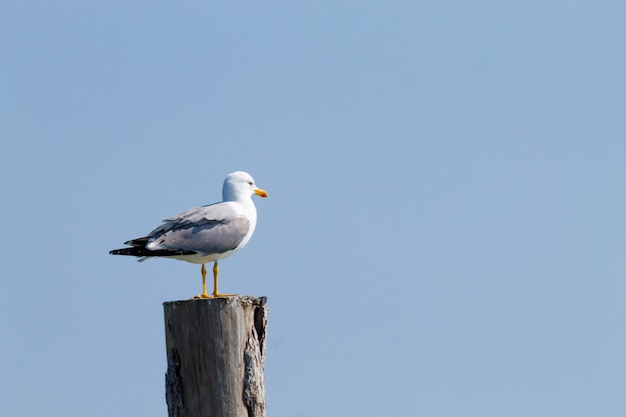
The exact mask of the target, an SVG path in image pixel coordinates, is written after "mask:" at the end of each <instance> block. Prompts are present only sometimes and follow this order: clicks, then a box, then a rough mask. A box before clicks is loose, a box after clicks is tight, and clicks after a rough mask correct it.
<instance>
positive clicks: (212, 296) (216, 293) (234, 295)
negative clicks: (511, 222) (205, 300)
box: [210, 292, 238, 298]
mask: <svg viewBox="0 0 626 417" xmlns="http://www.w3.org/2000/svg"><path fill="white" fill-rule="evenodd" d="M237 295H238V294H222V293H219V292H214V293H213V295H211V296H210V297H211V298H220V297H236V296H237Z"/></svg>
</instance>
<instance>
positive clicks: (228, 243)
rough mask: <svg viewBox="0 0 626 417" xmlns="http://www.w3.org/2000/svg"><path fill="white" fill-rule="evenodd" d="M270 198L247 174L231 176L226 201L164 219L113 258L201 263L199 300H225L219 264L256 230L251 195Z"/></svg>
mask: <svg viewBox="0 0 626 417" xmlns="http://www.w3.org/2000/svg"><path fill="white" fill-rule="evenodd" d="M253 194H256V195H258V196H260V197H267V192H265V191H264V190H262V189H260V188H258V187H257V186H256V185H255V183H254V179H253V178H252V177H251V176H250V174H248V173H247V172H243V171H237V172H233V173H232V174H228V175H227V176H226V179H224V186H223V187H222V198H223V201H222V202H220V203H214V204H210V205H208V206H202V207H197V208H192V209H189V210H187V211H184V212H182V213H180V214H177V215H176V216H174V217H170V218H168V219H165V220H163V224H162V225H161V226H159V227H157V228H156V229H154V230H153V231H151V232H150V233H148V235H146V236H144V237H140V238H137V239H132V240H129V241H128V242H125V243H124V244H125V245H130V246H131V247H129V248H122V249H115V250H112V251H110V252H109V253H110V254H111V255H130V256H137V257H139V262H142V261H145V260H146V259H149V258H153V257H162V258H173V259H179V260H182V261H187V262H191V263H194V264H202V269H201V272H202V294H200V295H198V296H196V298H213V297H226V296H232V295H236V294H220V293H219V292H218V290H217V274H218V267H217V263H218V261H220V260H222V259H224V258H227V257H229V256H230V255H232V254H233V253H235V252H237V251H238V250H240V249H241V248H243V247H244V246H245V245H246V243H248V241H249V240H250V238H251V237H252V233H254V228H255V227H256V207H255V206H254V202H253V201H252V195H253ZM208 262H213V295H208V294H207V292H206V268H205V267H204V264H206V263H208Z"/></svg>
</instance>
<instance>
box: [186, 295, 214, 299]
mask: <svg viewBox="0 0 626 417" xmlns="http://www.w3.org/2000/svg"><path fill="white" fill-rule="evenodd" d="M203 298H213V296H212V295H209V294H198V295H196V296H195V297H192V298H191V299H192V300H201V299H203Z"/></svg>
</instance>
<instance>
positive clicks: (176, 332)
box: [163, 296, 267, 417]
mask: <svg viewBox="0 0 626 417" xmlns="http://www.w3.org/2000/svg"><path fill="white" fill-rule="evenodd" d="M266 301H267V299H266V298H265V297H261V298H254V297H249V296H234V297H224V298H210V299H197V300H196V299H193V300H186V301H170V302H166V303H163V308H164V311H165V340H166V348H167V373H166V375H165V387H166V393H165V396H166V400H167V409H168V412H169V417H265V379H264V374H263V365H264V360H265V329H266V326H267V306H266Z"/></svg>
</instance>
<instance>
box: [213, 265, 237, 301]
mask: <svg viewBox="0 0 626 417" xmlns="http://www.w3.org/2000/svg"><path fill="white" fill-rule="evenodd" d="M218 272H219V269H218V267H217V262H215V263H214V264H213V297H232V296H234V295H237V294H220V293H219V291H218V290H217V274H218Z"/></svg>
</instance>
